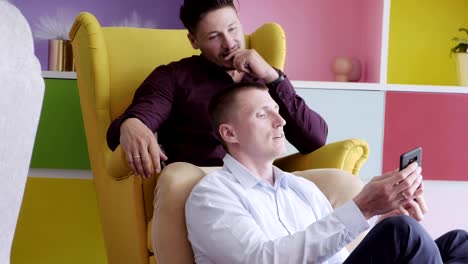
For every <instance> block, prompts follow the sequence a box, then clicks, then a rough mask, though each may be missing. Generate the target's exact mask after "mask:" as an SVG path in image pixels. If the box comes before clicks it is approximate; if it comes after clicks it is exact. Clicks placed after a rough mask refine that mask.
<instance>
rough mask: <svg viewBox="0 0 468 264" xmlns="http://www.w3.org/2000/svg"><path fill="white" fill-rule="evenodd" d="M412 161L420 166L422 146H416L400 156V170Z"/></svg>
mask: <svg viewBox="0 0 468 264" xmlns="http://www.w3.org/2000/svg"><path fill="white" fill-rule="evenodd" d="M413 162H417V163H418V165H419V167H421V166H422V147H417V148H415V149H412V150H410V151H408V152H405V153H403V154H401V156H400V170H402V169H404V168H406V167H408V165H410V164H411V163H413Z"/></svg>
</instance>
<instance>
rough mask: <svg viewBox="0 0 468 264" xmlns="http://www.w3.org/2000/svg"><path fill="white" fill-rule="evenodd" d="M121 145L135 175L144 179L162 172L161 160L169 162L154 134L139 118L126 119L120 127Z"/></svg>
mask: <svg viewBox="0 0 468 264" xmlns="http://www.w3.org/2000/svg"><path fill="white" fill-rule="evenodd" d="M120 145H121V146H122V149H123V151H124V153H125V158H126V160H127V162H128V165H129V166H130V169H131V170H132V171H133V173H135V174H137V175H141V176H143V177H144V178H149V177H151V174H152V168H154V172H155V173H159V172H160V171H161V164H160V161H161V160H167V157H166V155H165V154H164V153H163V152H162V151H161V149H160V147H159V145H158V142H157V140H156V137H155V136H154V134H153V132H152V131H151V130H150V129H149V128H148V127H147V126H146V125H145V124H143V122H141V121H140V120H139V119H137V118H129V119H126V120H125V121H124V122H123V123H122V125H121V126H120Z"/></svg>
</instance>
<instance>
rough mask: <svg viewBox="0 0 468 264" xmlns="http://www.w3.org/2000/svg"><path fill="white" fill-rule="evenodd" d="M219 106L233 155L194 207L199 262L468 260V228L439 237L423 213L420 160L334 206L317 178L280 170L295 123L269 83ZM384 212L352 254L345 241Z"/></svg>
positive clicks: (223, 135)
mask: <svg viewBox="0 0 468 264" xmlns="http://www.w3.org/2000/svg"><path fill="white" fill-rule="evenodd" d="M209 111H210V116H211V118H212V122H213V125H214V128H215V130H216V131H217V132H218V136H219V137H220V139H222V141H223V142H224V145H225V147H226V150H227V152H228V153H229V154H227V155H226V156H225V158H224V167H223V169H222V170H219V171H215V172H213V173H210V174H209V175H207V176H206V177H204V178H203V179H202V180H201V181H200V182H199V183H198V184H197V186H195V188H194V189H193V191H192V193H191V195H190V197H189V198H188V200H187V203H186V208H185V211H186V222H187V229H188V238H189V240H190V242H191V245H192V248H193V251H194V254H195V261H196V263H443V262H446V263H447V261H452V262H450V263H468V234H467V233H466V232H465V231H460V230H458V231H452V232H450V233H447V234H446V235H444V236H442V237H441V238H439V239H437V240H436V241H433V240H432V239H431V238H430V236H429V235H428V234H427V233H426V232H425V231H424V229H423V228H422V227H421V226H420V225H419V223H417V222H416V221H415V220H414V219H413V218H416V219H417V220H419V219H421V218H422V215H423V214H424V213H425V211H426V208H425V204H424V199H423V196H422V194H423V188H422V187H421V182H422V176H421V174H420V173H421V168H420V167H418V166H417V164H416V163H413V164H411V165H410V166H409V167H407V168H406V169H404V170H402V171H392V172H389V173H386V174H384V175H382V176H378V177H375V178H374V179H373V180H372V181H371V182H369V183H368V184H367V185H365V186H364V188H363V190H362V191H361V192H360V193H359V194H358V195H357V196H356V197H355V198H354V199H353V200H351V201H349V202H347V203H345V204H344V205H343V206H341V207H339V208H337V209H336V210H333V209H332V207H331V205H330V203H329V202H328V200H327V199H326V198H325V196H324V195H323V194H322V193H321V192H320V190H319V189H318V188H317V187H316V186H315V185H314V184H313V183H312V182H310V181H308V180H306V179H303V178H300V177H296V176H294V175H292V174H290V173H286V172H283V171H281V170H280V169H278V168H276V167H274V166H273V161H274V160H275V159H276V158H278V157H279V156H280V155H281V154H283V152H284V151H285V136H284V132H283V127H284V125H285V121H284V119H283V118H282V117H281V116H280V115H279V106H278V105H277V104H276V103H275V101H274V100H273V99H272V98H271V96H270V95H269V93H268V89H267V88H266V87H265V86H263V85H261V84H258V83H240V84H235V85H234V86H232V87H231V88H230V89H226V90H224V91H223V92H221V93H220V94H219V95H218V96H216V97H215V98H214V99H213V100H212V102H211V104H210V109H209ZM376 215H382V216H381V221H380V222H379V223H378V224H377V225H376V226H375V227H374V228H372V229H371V231H370V232H369V234H368V235H367V236H366V237H365V238H364V240H363V241H362V242H361V244H360V245H359V246H358V247H357V248H356V249H355V250H354V251H353V252H352V253H351V255H350V254H349V253H348V251H347V250H346V249H345V245H347V244H348V243H349V242H351V241H352V240H353V239H354V238H356V237H357V236H358V235H359V234H360V233H362V232H363V231H365V230H366V229H368V228H369V224H368V222H367V220H368V219H370V218H371V217H373V216H376ZM408 215H409V216H408ZM410 216H411V217H410ZM457 261H458V262H457Z"/></svg>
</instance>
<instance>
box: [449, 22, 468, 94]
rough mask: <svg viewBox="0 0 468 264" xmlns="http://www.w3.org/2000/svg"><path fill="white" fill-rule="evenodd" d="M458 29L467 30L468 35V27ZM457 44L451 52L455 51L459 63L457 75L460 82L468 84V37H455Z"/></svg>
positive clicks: (464, 84)
mask: <svg viewBox="0 0 468 264" xmlns="http://www.w3.org/2000/svg"><path fill="white" fill-rule="evenodd" d="M458 31H460V32H465V33H466V34H467V35H468V29H466V28H459V29H458ZM453 40H455V41H457V43H458V44H457V45H456V46H455V47H453V48H452V49H451V50H450V54H452V53H455V56H456V64H457V76H458V81H459V84H460V85H462V86H468V39H466V38H459V37H454V38H453Z"/></svg>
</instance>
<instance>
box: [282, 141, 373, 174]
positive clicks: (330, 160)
mask: <svg viewBox="0 0 468 264" xmlns="http://www.w3.org/2000/svg"><path fill="white" fill-rule="evenodd" d="M368 157H369V145H368V144H367V142H366V141H364V140H361V139H348V140H343V141H338V142H333V143H330V144H327V145H325V146H323V147H321V148H319V149H317V150H316V151H314V152H312V153H309V154H301V153H295V154H292V155H289V156H286V157H283V158H279V159H277V160H276V161H275V165H276V166H278V167H279V168H281V169H282V170H285V171H289V172H292V171H302V170H309V169H318V168H336V169H341V170H344V171H348V172H351V173H352V174H354V175H358V173H359V170H360V169H361V167H362V165H363V164H364V162H366V160H367V159H368Z"/></svg>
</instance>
